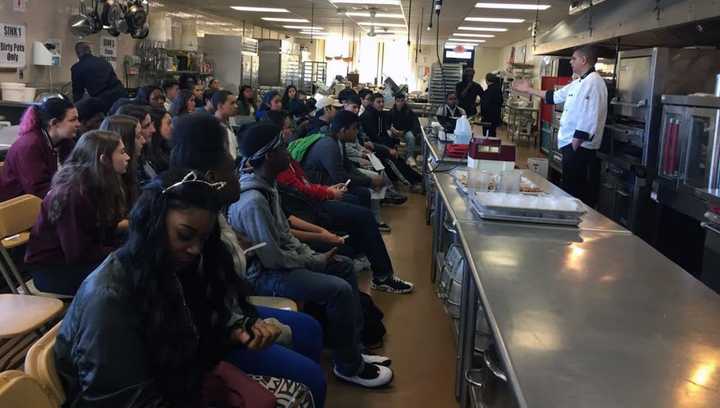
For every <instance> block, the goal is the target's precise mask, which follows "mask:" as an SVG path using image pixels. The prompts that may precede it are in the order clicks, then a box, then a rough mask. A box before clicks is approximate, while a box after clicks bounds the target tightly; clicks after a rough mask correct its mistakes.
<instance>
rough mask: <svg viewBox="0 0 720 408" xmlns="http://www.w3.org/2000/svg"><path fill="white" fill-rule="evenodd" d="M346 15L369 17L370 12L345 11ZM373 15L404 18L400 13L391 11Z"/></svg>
mask: <svg viewBox="0 0 720 408" xmlns="http://www.w3.org/2000/svg"><path fill="white" fill-rule="evenodd" d="M345 15H346V16H348V17H371V16H370V13H363V12H350V13H345ZM375 17H377V18H397V19H400V20H402V19H403V18H405V17H404V16H403V15H402V14H393V13H377V14H375Z"/></svg>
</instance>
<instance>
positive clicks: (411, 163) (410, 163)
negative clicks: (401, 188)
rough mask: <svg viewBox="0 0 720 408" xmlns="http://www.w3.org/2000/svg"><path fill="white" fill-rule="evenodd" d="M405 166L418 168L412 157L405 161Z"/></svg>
mask: <svg viewBox="0 0 720 408" xmlns="http://www.w3.org/2000/svg"><path fill="white" fill-rule="evenodd" d="M405 164H407V165H408V166H410V167H417V162H416V161H415V159H414V158H412V157H408V158H407V160H405Z"/></svg>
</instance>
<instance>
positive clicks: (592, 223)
mask: <svg viewBox="0 0 720 408" xmlns="http://www.w3.org/2000/svg"><path fill="white" fill-rule="evenodd" d="M521 171H522V175H523V177H525V178H527V179H529V180H530V181H532V182H533V183H535V185H537V186H538V187H540V188H542V190H543V191H545V192H546V193H548V194H551V195H558V196H567V195H568V194H567V193H566V192H564V191H563V190H562V189H560V188H558V187H557V186H555V185H554V184H552V183H550V182H549V181H547V180H546V179H544V178H543V177H542V176H540V175H539V174H537V173H534V172H532V171H530V170H521ZM432 178H433V182H434V183H435V185H436V186H437V188H438V193H439V194H440V195H441V196H442V199H443V201H444V203H445V205H446V206H447V207H448V211H450V214H451V215H452V216H453V217H454V220H455V221H457V222H479V221H482V220H481V219H480V217H478V216H477V215H476V214H475V213H474V212H473V210H472V208H471V207H470V203H469V201H468V200H467V197H466V196H465V194H463V193H462V192H461V191H460V190H458V188H457V186H456V184H455V181H454V178H453V176H452V175H450V174H449V173H435V174H433V175H432ZM585 209H586V211H587V213H586V214H585V215H584V216H583V217H582V222H581V223H580V225H579V226H578V228H579V229H581V230H587V231H609V232H617V233H623V234H630V231H628V230H627V229H625V228H624V227H623V226H621V225H619V224H617V223H615V222H614V221H612V220H611V219H609V218H607V217H605V216H604V215H602V214H600V213H599V212H597V211H595V210H594V209H592V208H590V207H587V206H586V207H585ZM519 225H522V226H524V227H527V228H530V229H533V228H537V227H539V225H537V224H525V223H521V224H519ZM545 228H556V229H558V228H559V229H562V230H571V231H572V230H574V229H573V228H568V227H563V226H557V227H554V226H545Z"/></svg>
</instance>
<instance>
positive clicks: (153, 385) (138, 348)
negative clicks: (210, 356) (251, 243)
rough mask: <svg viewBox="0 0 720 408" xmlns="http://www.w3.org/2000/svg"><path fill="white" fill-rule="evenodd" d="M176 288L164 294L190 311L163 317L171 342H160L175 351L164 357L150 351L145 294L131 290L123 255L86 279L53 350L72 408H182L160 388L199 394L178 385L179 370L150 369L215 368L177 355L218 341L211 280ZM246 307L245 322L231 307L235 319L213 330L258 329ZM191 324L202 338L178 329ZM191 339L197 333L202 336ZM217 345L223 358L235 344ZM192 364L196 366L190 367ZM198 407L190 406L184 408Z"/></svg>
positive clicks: (195, 357) (169, 287)
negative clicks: (163, 362)
mask: <svg viewBox="0 0 720 408" xmlns="http://www.w3.org/2000/svg"><path fill="white" fill-rule="evenodd" d="M187 275H188V276H190V275H193V274H190V273H188V274H187ZM172 276H174V275H172ZM175 282H176V283H177V282H179V284H170V285H162V290H161V291H160V292H159V294H162V295H165V296H166V297H167V298H168V299H174V297H173V296H174V295H180V296H182V297H183V299H184V300H182V301H181V302H180V303H179V304H184V305H185V308H186V309H185V310H188V312H187V313H180V314H178V315H172V316H169V315H167V314H162V315H160V316H161V317H165V318H166V319H162V320H165V321H167V322H168V324H167V328H165V329H164V330H166V333H167V338H166V339H159V340H158V341H157V342H158V343H165V344H173V345H174V346H173V347H172V348H160V350H161V351H157V348H153V347H151V346H150V344H149V341H148V338H147V335H146V333H147V331H148V320H149V319H150V318H151V316H150V313H148V314H145V313H143V312H142V307H141V304H142V302H143V299H142V298H141V297H140V296H139V295H138V292H139V291H138V290H137V289H134V288H135V284H134V283H132V279H131V278H130V276H129V272H128V269H127V268H126V266H125V262H123V261H121V260H120V258H119V257H118V255H117V252H116V253H113V254H111V255H110V256H108V258H107V259H106V260H105V261H104V262H103V263H102V264H101V265H100V266H99V267H98V268H97V269H96V270H95V271H94V272H93V273H92V274H90V276H88V278H87V279H85V281H84V282H83V284H82V286H80V289H79V290H78V292H77V294H76V295H75V298H74V299H73V302H72V304H71V305H70V307H69V309H68V311H67V314H66V315H65V318H64V319H63V322H62V326H61V328H60V332H59V334H58V337H57V340H56V342H55V348H54V354H55V367H56V371H57V373H58V376H59V378H60V382H61V383H62V386H63V389H64V390H65V394H66V396H67V401H66V406H68V407H167V406H178V405H179V404H177V403H174V402H173V399H172V398H168V395H166V393H164V392H163V391H162V389H163V387H162V386H161V385H160V384H165V385H167V384H168V383H169V384H170V385H171V386H173V385H174V388H175V390H176V391H179V392H185V393H188V394H192V391H191V390H190V389H188V388H185V389H183V387H185V385H186V384H187V382H184V383H177V382H175V381H174V380H175V379H182V378H184V377H188V373H183V372H181V370H180V369H178V368H177V367H175V368H174V369H173V368H171V367H168V368H166V369H159V370H158V369H154V368H153V366H152V364H151V360H152V359H157V358H158V356H159V355H160V354H164V355H168V359H169V360H170V361H174V362H178V365H179V367H188V366H189V367H195V368H196V369H198V370H197V373H198V374H199V377H200V378H202V371H204V370H208V367H206V366H205V365H206V364H207V363H208V362H206V361H203V360H201V359H200V358H199V357H198V355H197V353H201V352H200V351H198V352H197V353H196V354H194V355H193V354H190V355H189V360H188V359H183V358H181V357H176V356H178V354H179V353H173V351H175V350H177V349H178V348H177V347H178V346H181V347H184V348H183V350H206V349H207V347H208V346H209V345H208V344H207V341H208V339H214V338H215V337H214V336H205V333H207V331H206V330H203V328H204V327H207V326H208V322H209V321H210V320H211V319H210V316H206V315H205V312H207V311H208V310H207V309H208V307H207V304H208V302H207V300H203V296H205V294H206V290H205V286H204V285H205V284H206V279H204V278H201V277H200V276H197V277H194V276H191V277H190V278H188V277H179V279H175ZM163 283H165V282H163ZM178 285H180V286H178ZM179 287H182V289H178V288H179ZM193 288H195V289H197V290H193ZM178 290H179V291H178ZM176 302H177V301H176ZM242 302H243V303H242V304H243V305H245V306H244V307H243V310H246V311H249V312H250V313H248V314H246V315H240V314H238V313H235V310H237V309H236V308H234V307H232V306H237V304H235V305H232V306H230V305H228V309H230V310H231V311H230V312H229V313H228V315H229V319H227V320H224V319H222V317H220V319H217V320H218V321H217V322H216V323H214V324H215V326H214V327H215V328H214V329H213V330H216V331H220V332H222V333H225V335H227V334H229V331H230V330H232V329H233V328H236V327H245V328H249V327H250V326H251V325H252V324H253V323H254V322H255V320H256V317H255V316H256V314H255V313H253V312H254V308H252V307H251V306H250V307H248V306H247V304H246V303H244V301H242ZM180 310H183V309H180ZM157 313H162V312H157ZM204 317H206V318H207V319H203V318H204ZM190 318H192V321H195V322H196V327H197V329H196V331H195V332H193V331H190V333H188V331H187V330H185V331H180V332H179V331H178V330H174V329H176V328H177V327H180V328H186V327H187V326H186V325H182V324H180V323H178V322H183V321H184V322H188V321H189V319H190ZM199 319H200V320H199ZM202 320H204V321H202ZM178 333H180V335H178ZM191 333H198V337H195V335H193V334H191ZM188 344H189V346H188ZM193 344H194V346H193ZM210 346H214V347H215V348H216V349H217V353H218V354H224V352H225V351H226V349H227V346H228V344H227V342H226V343H225V344H215V343H213V344H211V345H210ZM190 353H192V351H191V352H190ZM188 361H189V362H190V363H192V364H188V363H187V362H188ZM209 364H212V363H209ZM190 383H195V382H190ZM166 388H167V387H165V389H166ZM193 388H194V387H193ZM199 391H200V390H199V389H198V390H196V391H195V392H196V393H199ZM192 405H193V403H192V402H191V401H188V402H187V405H184V406H192Z"/></svg>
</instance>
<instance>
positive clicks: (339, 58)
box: [335, 55, 343, 61]
mask: <svg viewBox="0 0 720 408" xmlns="http://www.w3.org/2000/svg"><path fill="white" fill-rule="evenodd" d="M335 59H336V60H338V61H340V60H341V59H343V56H342V55H338V56H337V57H335Z"/></svg>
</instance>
